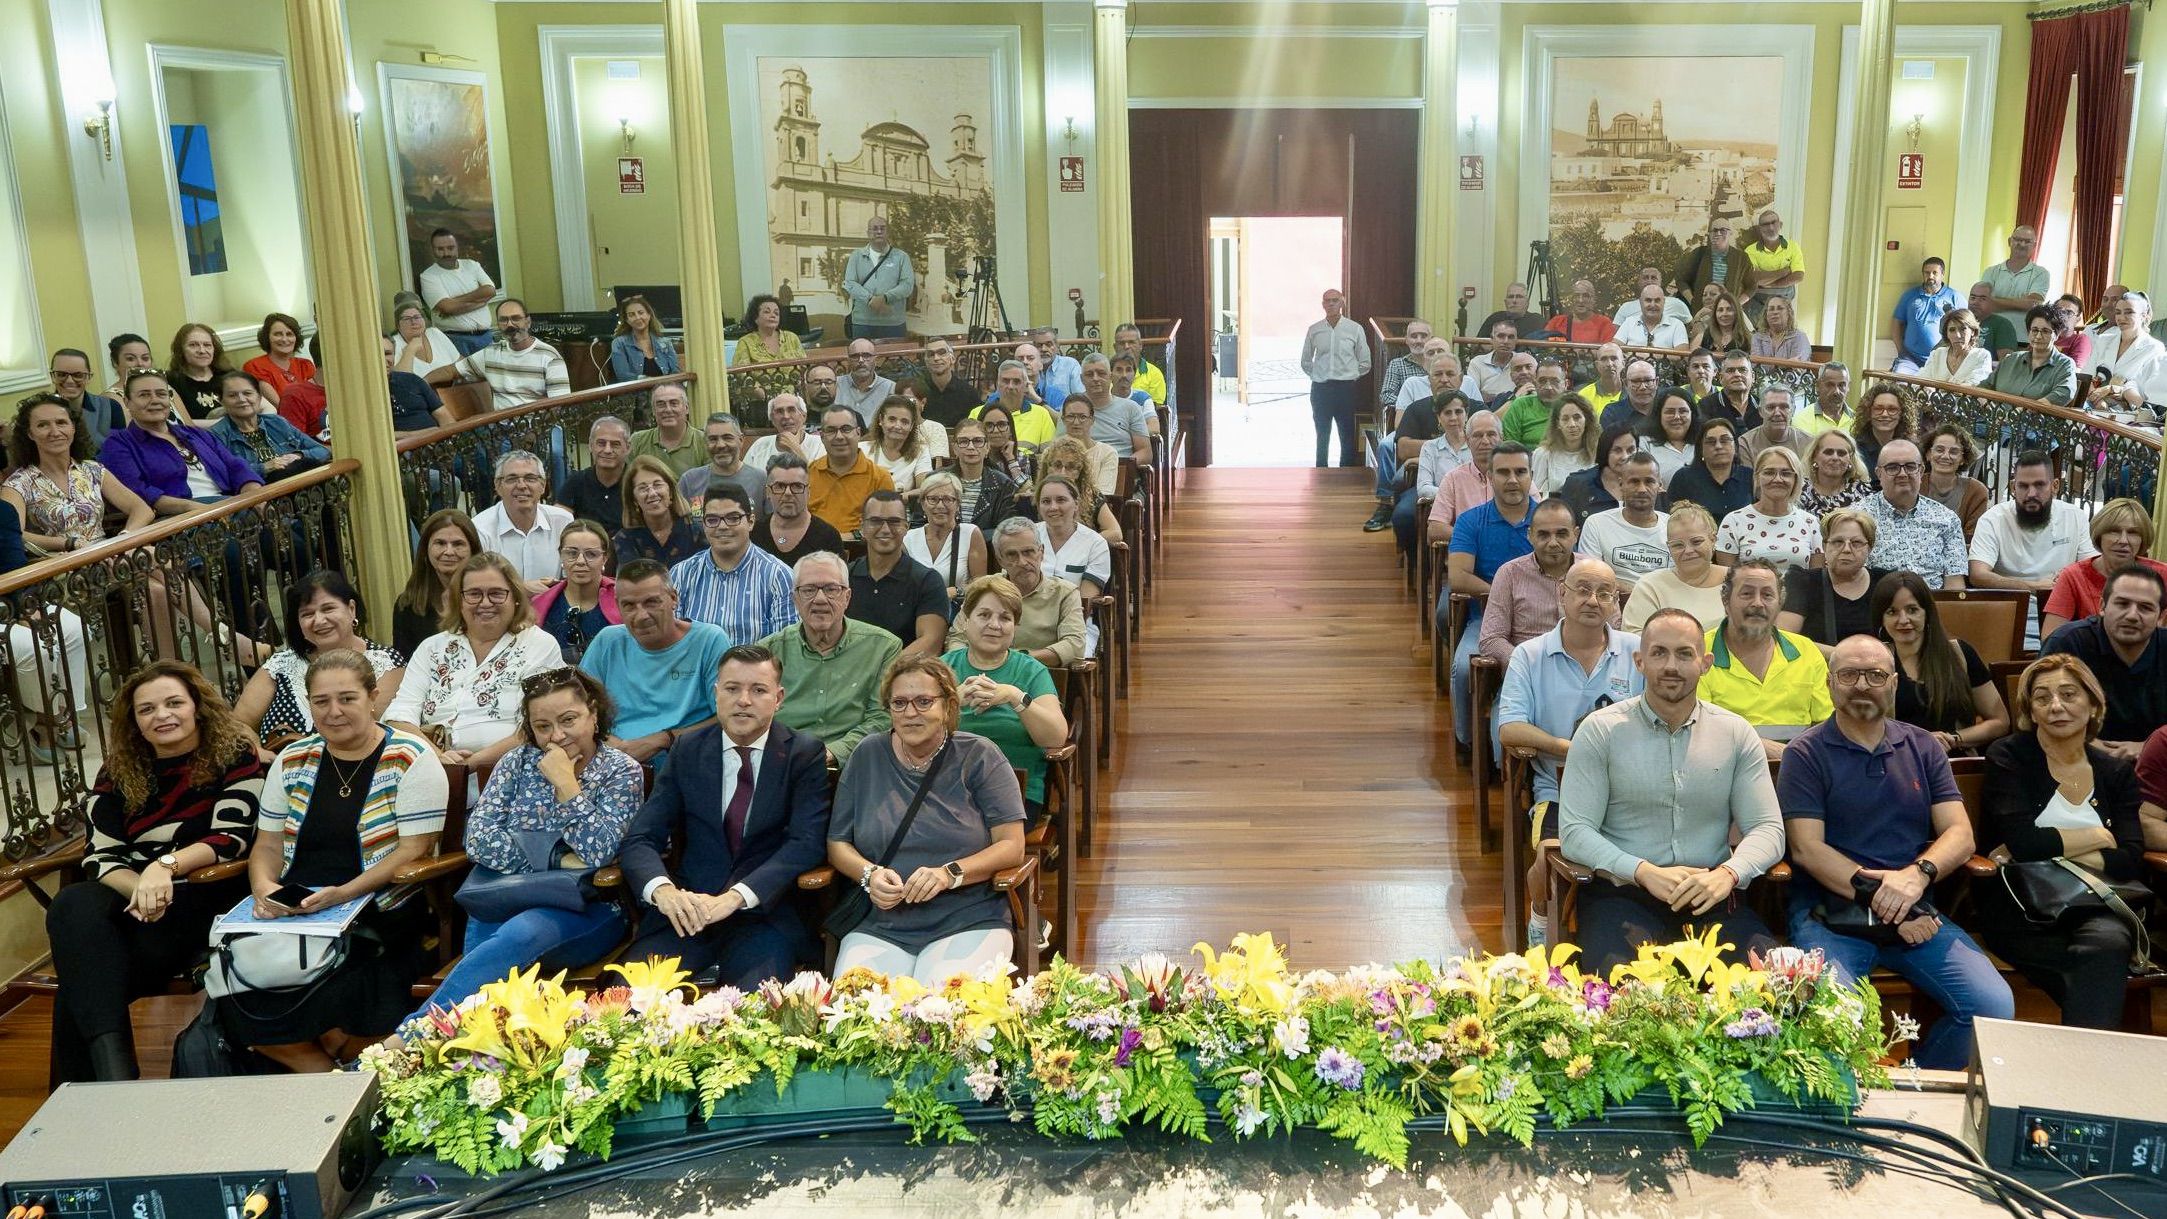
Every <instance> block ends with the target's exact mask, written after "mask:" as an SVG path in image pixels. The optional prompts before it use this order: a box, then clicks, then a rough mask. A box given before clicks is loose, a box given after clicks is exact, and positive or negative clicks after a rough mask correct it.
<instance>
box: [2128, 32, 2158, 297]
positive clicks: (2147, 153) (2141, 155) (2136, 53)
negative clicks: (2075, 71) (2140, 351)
mask: <svg viewBox="0 0 2167 1219" xmlns="http://www.w3.org/2000/svg"><path fill="white" fill-rule="evenodd" d="M2129 19H2130V20H2131V21H2132V22H2134V23H2135V24H2136V30H2135V32H2134V33H2133V34H2132V35H2131V38H2130V44H2131V55H2132V57H2133V58H2135V59H2136V60H2137V61H2138V62H2140V63H2142V64H2143V65H2144V73H2143V76H2142V78H2141V79H2140V80H2139V81H2138V82H2137V87H2138V88H2139V89H2141V90H2142V91H2143V92H2142V93H2141V94H2140V96H2139V97H2138V98H2137V121H2136V124H2135V128H2136V129H2135V130H2134V131H2132V132H2130V139H2131V141H2132V143H2131V145H2130V147H2131V148H2133V149H2135V151H2136V157H2135V159H2134V160H2133V162H2132V163H2131V165H2130V173H2129V181H2128V182H2127V183H2125V184H2124V193H2123V205H2122V261H2121V274H2119V275H2118V276H2116V278H2117V279H2120V280H2121V281H2122V282H2123V283H2125V284H2129V285H2131V286H2133V287H2141V288H2146V289H2148V290H2150V291H2151V292H2152V293H2153V294H2154V296H2153V299H2154V300H2155V301H2157V300H2158V293H2160V292H2161V291H2167V283H2153V282H2152V261H2153V259H2154V258H2155V257H2157V256H2158V254H2159V251H2158V250H2157V249H2155V248H2154V241H2155V238H2156V236H2157V226H2158V224H2159V215H2160V208H2161V207H2163V206H2167V204H2163V203H2162V202H2161V200H2160V197H2159V196H2160V189H2159V181H2160V157H2161V155H2162V153H2161V150H2162V148H2167V9H2159V8H2153V9H2150V10H2147V9H2144V8H2131V9H2130V11H2129ZM2157 311H2158V307H2157V306H2156V305H2155V312H2157Z"/></svg>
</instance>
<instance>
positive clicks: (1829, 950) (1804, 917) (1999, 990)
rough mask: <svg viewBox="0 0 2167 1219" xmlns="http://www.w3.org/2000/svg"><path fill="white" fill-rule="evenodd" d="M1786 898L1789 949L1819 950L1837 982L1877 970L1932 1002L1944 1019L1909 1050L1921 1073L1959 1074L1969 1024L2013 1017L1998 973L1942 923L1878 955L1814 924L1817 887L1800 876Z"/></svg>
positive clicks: (1967, 1053)
mask: <svg viewBox="0 0 2167 1219" xmlns="http://www.w3.org/2000/svg"><path fill="white" fill-rule="evenodd" d="M1793 888H1794V889H1796V890H1797V892H1795V893H1793V894H1792V896H1791V910H1790V920H1791V942H1792V943H1793V944H1796V945H1797V946H1799V947H1800V948H1805V949H1809V950H1810V949H1814V948H1818V949H1820V950H1821V955H1822V956H1824V957H1827V958H1828V963H1829V964H1830V965H1832V966H1834V967H1835V973H1836V977H1837V979H1838V980H1839V981H1841V982H1844V983H1850V982H1852V981H1855V980H1856V979H1859V978H1863V977H1865V976H1867V975H1868V974H1870V973H1872V972H1873V970H1874V968H1875V967H1876V966H1883V967H1886V968H1888V969H1891V970H1894V971H1895V972H1896V973H1897V974H1899V975H1901V976H1902V977H1904V978H1906V979H1908V980H1910V982H1911V984H1912V985H1913V986H1916V987H1918V988H1919V989H1920V990H1922V991H1924V992H1925V993H1926V994H1928V995H1930V996H1932V998H1933V1000H1934V1002H1936V1003H1938V1004H1940V1005H1941V1010H1942V1012H1943V1013H1944V1014H1943V1016H1942V1017H1941V1019H1939V1020H1936V1021H1935V1022H1934V1025H1933V1027H1932V1028H1930V1029H1928V1030H1926V1035H1925V1036H1924V1037H1921V1038H1920V1039H1919V1043H1918V1045H1917V1046H1915V1047H1914V1048H1913V1051H1912V1056H1913V1057H1914V1058H1916V1059H1917V1060H1918V1063H1919V1065H1920V1066H1922V1067H1926V1068H1929V1069H1931V1070H1939V1071H1959V1070H1962V1069H1963V1068H1964V1067H1965V1066H1967V1065H1969V1063H1970V1062H1971V1022H1972V1020H1973V1018H1975V1017H1979V1016H1985V1017H1988V1018H1990V1019H1994V1020H2007V1019H2010V1018H2011V1017H2012V1016H2014V1015H2015V1014H2016V999H2015V997H2014V996H2012V995H2011V994H2010V993H2009V984H2008V983H2007V982H2004V981H2002V976H2001V972H2000V971H1999V970H1997V969H1995V968H1994V963H1993V962H1992V961H1989V960H1987V956H1986V953H1985V952H1984V951H1982V950H1981V949H1980V947H1979V945H1978V944H1976V943H1974V942H1973V941H1972V938H1971V937H1970V936H1968V935H1966V934H1964V932H1963V930H1962V929H1961V928H1959V927H1958V926H1957V925H1956V924H1954V923H1951V922H1949V921H1947V920H1946V919H1944V920H1943V921H1942V924H1941V930H1939V931H1937V932H1935V933H1934V938H1932V939H1930V940H1928V941H1926V942H1925V943H1924V944H1916V945H1913V944H1896V945H1893V946H1891V947H1887V948H1883V947H1881V946H1880V945H1878V944H1875V943H1873V942H1872V941H1871V940H1863V939H1860V938H1858V937H1856V936H1849V935H1841V934H1838V933H1837V932H1834V931H1830V930H1829V929H1828V927H1827V925H1826V924H1824V923H1822V922H1821V921H1820V920H1819V919H1816V918H1814V917H1813V908H1814V907H1815V906H1816V905H1817V904H1819V903H1820V902H1821V900H1822V899H1823V897H1825V896H1826V894H1825V893H1824V891H1823V890H1822V888H1821V886H1820V885H1818V884H1816V883H1814V882H1813V881H1812V880H1810V879H1808V878H1806V877H1805V876H1803V875H1801V876H1799V877H1798V878H1797V879H1796V881H1795V882H1794V884H1793Z"/></svg>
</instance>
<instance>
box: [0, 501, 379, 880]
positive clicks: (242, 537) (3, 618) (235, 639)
mask: <svg viewBox="0 0 2167 1219" xmlns="http://www.w3.org/2000/svg"><path fill="white" fill-rule="evenodd" d="M359 468H360V464H359V463H358V462H355V461H353V460H352V459H340V460H337V461H333V462H331V463H330V464H329V465H327V466H325V467H323V468H321V469H317V470H311V471H309V472H308V473H305V474H301V475H297V476H295V477H293V478H291V479H287V480H285V481H282V482H278V483H274V484H272V485H271V486H268V487H263V488H260V489H258V490H255V491H251V492H248V493H246V494H243V495H237V496H234V497H232V498H231V499H228V500H226V501H224V502H222V503H218V504H215V505H212V506H210V507H207V508H205V509H202V510H201V511H197V512H191V513H188V514H187V515H185V516H179V517H170V518H167V519H164V520H161V521H158V522H157V523H155V524H152V525H150V526H148V527H147V528H145V529H143V530H141V531H139V532H137V533H132V534H128V535H125V536H122V537H117V538H111V539H108V540H106V541H104V542H100V543H99V544H97V545H95V546H91V547H88V548H85V549H83V550H79V551H75V552H72V553H70V554H67V555H65V556H59V557H54V558H51V559H45V560H41V561H39V562H36V563H32V564H30V565H28V566H25V567H23V568H20V569H18V570H16V571H13V572H10V573H8V574H7V575H5V576H0V639H4V640H5V642H6V646H5V647H0V763H4V765H0V855H4V856H5V857H6V858H7V859H10V860H15V859H21V858H23V857H25V856H27V855H29V854H31V853H33V852H35V851H37V850H38V849H40V848H42V847H44V846H46V845H47V844H49V843H50V842H52V841H53V840H54V838H55V837H56V836H57V835H64V834H67V833H71V832H73V831H74V830H76V829H78V828H80V826H81V825H82V824H83V819H84V815H85V813H86V812H87V810H88V806H89V796H90V788H91V785H92V784H93V783H94V782H95V780H96V778H97V774H98V768H99V765H100V763H101V761H102V760H103V757H104V742H105V740H106V732H107V729H108V727H109V726H110V717H111V715H112V708H111V703H112V700H113V697H114V695H115V694H116V693H117V692H118V691H119V689H120V686H121V683H122V682H124V681H125V680H127V677H128V675H129V674H130V673H132V672H134V671H135V670H136V669H137V668H138V667H140V666H141V665H142V663H143V661H144V660H145V659H146V658H148V657H152V656H162V657H171V658H174V659H179V660H185V661H188V662H189V663H191V664H194V665H195V666H196V667H197V668H199V669H201V670H202V671H203V673H204V675H205V676H207V677H208V678H210V680H211V682H212V684H214V685H216V686H217V687H218V688H219V689H220V690H221V691H222V692H223V693H224V694H225V695H226V697H227V698H228V699H232V698H235V697H238V696H239V694H240V692H241V688H242V686H243V685H244V684H245V683H246V682H247V679H248V675H247V670H248V669H249V668H253V667H254V664H255V663H256V662H258V661H260V659H261V658H262V657H263V656H266V655H268V649H269V648H271V647H274V646H277V645H278V644H280V643H282V642H283V639H282V634H283V631H282V627H281V625H280V624H281V622H282V621H283V616H284V610H285V604H286V590H287V589H289V588H291V587H292V586H293V585H294V583H296V582H297V581H298V580H299V579H300V577H302V576H304V575H306V574H307V573H309V572H311V571H314V570H316V569H318V568H324V567H329V568H335V569H339V570H347V571H350V570H351V568H350V566H349V563H350V561H351V556H352V555H353V554H354V553H355V551H354V546H353V532H352V525H351V521H350V517H349V514H348V510H347V500H348V497H349V495H350V493H351V486H350V481H349V480H350V478H351V476H352V475H353V473H354V472H355V471H356V470H358V469H359ZM248 649H255V651H256V655H255V656H253V657H248V658H247V660H248V664H247V665H246V666H244V656H243V652H244V650H248Z"/></svg>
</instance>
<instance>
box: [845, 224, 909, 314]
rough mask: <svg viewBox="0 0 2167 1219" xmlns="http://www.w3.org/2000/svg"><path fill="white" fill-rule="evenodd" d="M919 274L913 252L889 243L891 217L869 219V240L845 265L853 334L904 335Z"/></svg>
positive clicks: (867, 236)
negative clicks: (905, 320) (906, 312)
mask: <svg viewBox="0 0 2167 1219" xmlns="http://www.w3.org/2000/svg"><path fill="white" fill-rule="evenodd" d="M917 288H918V274H917V272H916V271H915V270H914V269H913V268H912V267H911V264H910V255H909V254H907V253H905V252H904V251H902V250H898V249H896V248H895V247H894V246H892V245H890V244H888V219H887V217H885V216H875V217H873V218H872V219H871V220H870V221H867V222H866V226H865V244H864V245H862V246H859V247H858V248H857V249H856V250H853V251H852V252H851V255H850V261H849V262H848V263H846V264H844V266H843V291H845V292H847V293H849V294H850V337H852V338H854V339H899V338H902V337H903V330H904V325H903V311H904V310H905V309H908V308H909V307H910V294H911V293H912V292H915V291H917Z"/></svg>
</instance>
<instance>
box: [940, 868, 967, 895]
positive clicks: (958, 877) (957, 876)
mask: <svg viewBox="0 0 2167 1219" xmlns="http://www.w3.org/2000/svg"><path fill="white" fill-rule="evenodd" d="M941 870H942V871H944V872H946V873H948V887H949V888H950V889H951V890H952V889H955V888H956V887H958V886H960V885H961V884H962V883H963V865H962V864H960V863H956V862H952V861H951V862H950V863H949V864H948V865H947V866H946V867H944V868H942V869H941Z"/></svg>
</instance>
